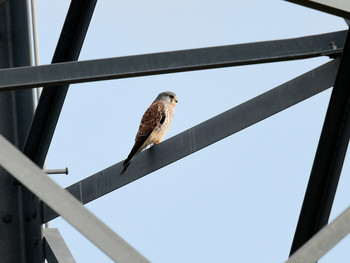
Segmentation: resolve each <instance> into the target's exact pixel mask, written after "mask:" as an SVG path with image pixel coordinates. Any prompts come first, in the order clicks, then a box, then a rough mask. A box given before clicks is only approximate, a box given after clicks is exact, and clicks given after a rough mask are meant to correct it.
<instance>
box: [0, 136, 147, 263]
mask: <svg viewBox="0 0 350 263" xmlns="http://www.w3.org/2000/svg"><path fill="white" fill-rule="evenodd" d="M0 166H2V168H4V169H5V170H6V171H7V172H9V173H10V174H11V175H12V176H14V177H15V178H16V179H17V180H18V181H19V182H20V183H22V184H23V185H24V186H25V187H27V188H28V189H29V190H30V191H31V192H32V193H33V194H35V195H36V196H38V197H39V198H40V199H41V200H42V201H43V202H45V203H46V204H47V205H48V206H50V207H51V208H52V209H53V210H54V211H56V213H58V214H60V215H61V216H62V217H63V218H64V219H65V220H66V221H67V222H68V223H70V224H71V225H72V226H73V227H75V228H76V229H77V230H78V231H79V232H80V233H81V234H83V235H84V236H85V237H86V238H87V239H89V240H90V241H91V242H92V243H94V244H95V245H96V246H97V247H98V248H100V249H101V250H102V251H103V252H105V253H106V255H108V256H109V257H110V258H111V259H112V260H114V261H115V262H123V263H124V262H125V263H128V262H129V263H145V262H148V261H147V260H146V259H145V258H144V257H143V256H142V255H141V254H139V253H138V252H137V251H136V250H135V249H134V248H133V247H131V246H130V245H129V244H128V243H126V242H125V241H124V240H123V239H122V238H121V237H119V236H118V235H117V234H116V233H114V232H113V230H112V229H110V228H109V227H108V226H107V225H105V224H104V223H103V222H102V221H101V220H99V219H98V218H97V217H96V216H95V215H94V214H92V213H91V212H89V210H87V209H86V208H85V207H84V206H83V205H82V204H81V203H80V202H79V201H78V200H77V199H76V198H74V197H73V196H72V195H71V194H70V193H69V192H67V191H66V190H65V189H62V188H61V187H60V186H59V185H58V184H56V182H54V181H53V180H52V179H51V178H49V177H48V176H47V175H46V174H45V173H44V172H43V171H42V170H41V169H40V167H38V166H37V165H35V164H34V163H33V162H32V161H31V160H30V159H29V158H28V157H26V156H25V155H24V154H23V153H22V152H21V151H19V150H18V149H17V148H16V147H15V146H13V145H12V144H11V143H10V142H9V141H7V140H6V139H5V138H4V137H3V136H0ZM37 262H38V261H37Z"/></svg>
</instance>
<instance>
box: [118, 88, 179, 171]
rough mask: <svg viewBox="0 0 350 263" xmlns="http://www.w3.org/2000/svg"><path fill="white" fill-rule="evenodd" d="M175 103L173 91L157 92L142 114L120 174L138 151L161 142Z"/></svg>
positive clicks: (168, 125)
mask: <svg viewBox="0 0 350 263" xmlns="http://www.w3.org/2000/svg"><path fill="white" fill-rule="evenodd" d="M177 103H178V98H177V96H176V94H175V93H174V92H171V91H165V92H162V93H159V95H158V96H157V97H156V99H155V100H154V101H153V103H152V104H151V106H149V107H148V109H147V110H146V112H145V113H144V114H143V116H142V119H141V122H140V126H139V130H138V132H137V133H136V138H135V144H134V146H133V147H132V149H131V151H130V153H129V155H128V157H127V158H126V159H125V161H124V162H123V170H122V171H121V173H120V175H123V174H124V173H125V171H126V169H128V167H129V165H130V163H131V161H132V160H133V159H134V158H135V156H136V155H137V154H138V153H139V152H141V151H142V150H143V149H145V148H146V147H147V146H148V145H150V144H152V145H153V146H155V145H157V144H158V143H160V142H161V140H162V139H163V137H164V136H165V134H166V133H167V131H168V130H169V128H170V125H171V122H172V120H173V117H174V109H175V106H176V104H177Z"/></svg>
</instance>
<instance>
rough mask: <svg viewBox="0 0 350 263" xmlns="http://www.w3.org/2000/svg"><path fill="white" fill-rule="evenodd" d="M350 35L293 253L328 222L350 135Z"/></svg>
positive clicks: (318, 150)
mask: <svg viewBox="0 0 350 263" xmlns="http://www.w3.org/2000/svg"><path fill="white" fill-rule="evenodd" d="M349 69H350V34H348V37H347V40H346V44H345V48H344V51H343V54H342V56H341V60H340V65H339V70H338V73H337V77H336V80H335V84H334V88H333V91H332V95H331V98H330V101H329V106H328V109H327V113H326V117H325V121H324V124H323V128H322V133H321V136H320V140H319V144H318V147H317V152H316V155H315V159H314V163H313V166H312V170H311V174H310V179H309V183H308V186H307V189H306V193H305V198H304V202H303V206H302V209H301V212H300V216H299V221H298V225H297V228H296V232H295V236H294V240H293V244H292V248H291V254H293V253H294V252H295V251H296V250H297V249H298V248H299V247H301V246H302V245H303V244H304V243H306V241H307V240H309V239H310V238H311V237H312V236H313V235H314V234H316V233H317V232H318V231H319V230H320V229H321V228H322V227H323V226H325V225H326V224H327V222H328V219H329V215H330V212H331V209H332V204H333V200H334V196H335V193H336V190H337V186H338V181H339V177H340V173H341V170H342V166H343V162H344V158H345V154H346V150H347V147H348V143H349V138H350V89H349V87H350V74H349Z"/></svg>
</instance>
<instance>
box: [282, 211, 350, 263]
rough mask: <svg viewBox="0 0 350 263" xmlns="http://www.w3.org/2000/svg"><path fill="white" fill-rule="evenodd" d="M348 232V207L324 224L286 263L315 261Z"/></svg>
mask: <svg viewBox="0 0 350 263" xmlns="http://www.w3.org/2000/svg"><path fill="white" fill-rule="evenodd" d="M349 233H350V207H348V208H347V209H346V210H345V211H344V212H343V213H341V214H340V215H339V216H338V217H337V218H336V219H334V220H333V222H332V223H330V224H329V225H327V226H325V227H324V228H323V229H322V230H320V232H318V233H317V234H316V235H315V236H314V237H313V238H311V239H310V240H309V241H308V242H307V243H306V244H305V245H304V246H302V247H301V248H300V249H298V250H297V251H296V252H295V253H294V254H293V255H292V256H291V257H290V258H289V259H288V260H287V261H286V263H315V262H316V261H317V260H319V259H320V258H321V257H323V256H324V255H325V254H326V253H327V252H328V251H329V250H331V249H332V248H333V247H334V246H335V245H336V244H338V243H339V242H340V241H341V240H342V239H343V238H344V237H345V236H347V235H348V234H349Z"/></svg>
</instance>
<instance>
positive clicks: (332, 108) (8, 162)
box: [0, 0, 350, 263]
mask: <svg viewBox="0 0 350 263" xmlns="http://www.w3.org/2000/svg"><path fill="white" fill-rule="evenodd" d="M290 2H295V3H297V4H301V5H305V6H308V7H311V8H315V9H318V10H321V11H324V12H328V13H331V14H334V15H337V16H341V17H343V18H345V19H350V4H348V3H347V2H345V1H340V0H337V1H327V0H323V1H321V0H313V1H311V0H307V1H299V0H293V1H292V0H291V1H290ZM95 5H96V0H86V1H84V0H73V1H72V2H71V4H70V7H69V10H68V13H67V16H66V20H65V23H64V26H63V29H62V31H61V35H60V39H59V41H58V43H57V47H56V50H55V53H54V56H53V59H52V64H50V65H43V66H30V65H31V58H30V44H29V33H28V30H27V28H28V26H27V25H28V16H27V13H28V12H27V1H26V0H13V1H5V2H1V3H0V21H1V23H0V33H1V36H2V37H1V39H0V40H1V41H0V50H1V51H3V52H0V56H1V60H0V63H1V64H0V65H1V70H0V91H1V93H0V102H1V103H0V107H1V111H0V112H1V114H0V118H1V122H0V131H1V134H2V136H0V165H1V166H2V167H3V168H4V170H1V180H0V189H1V191H0V195H1V199H2V200H4V201H5V202H1V203H0V215H1V217H2V222H1V224H0V231H1V233H2V238H1V241H0V242H1V245H0V251H1V253H0V254H1V255H4V256H3V259H2V260H4V262H19V263H21V262H43V261H44V259H45V258H46V260H47V261H48V262H75V261H74V259H73V258H72V256H71V254H70V252H69V249H68V247H67V246H66V245H65V243H64V241H63V239H62V237H61V236H60V233H59V232H58V230H57V229H44V230H43V229H42V227H41V225H42V224H44V223H46V222H48V221H50V220H52V219H54V218H56V217H58V216H62V217H63V218H64V219H66V220H67V221H68V222H69V223H70V224H71V225H72V226H73V227H75V228H76V229H77V230H78V231H80V232H81V233H82V234H83V235H84V236H86V237H87V238H88V239H89V240H90V241H91V242H93V243H94V244H95V245H96V246H97V247H99V248H100V249H101V250H102V251H104V252H105V253H106V254H107V255H108V256H109V257H110V258H111V259H112V260H114V261H116V262H148V260H147V259H146V258H144V257H143V256H142V255H141V254H140V253H139V252H137V251H136V250H135V249H134V248H133V247H132V246H131V245H130V244H128V243H127V242H125V241H124V240H123V239H122V238H121V237H119V236H118V235H117V234H116V233H114V232H113V231H112V230H111V229H110V228H109V227H108V226H106V225H105V224H104V223H103V222H102V221H100V220H99V219H98V218H97V217H96V216H94V215H93V214H91V213H90V212H89V211H88V210H87V209H86V208H85V207H84V204H87V203H89V202H91V201H93V200H95V199H97V198H99V197H101V196H103V195H105V194H107V193H109V192H111V191H114V190H116V189H118V188H120V187H122V186H124V185H126V184H129V183H131V182H133V181H135V180H137V179H139V178H141V177H143V176H146V175H147V174H149V173H151V172H153V171H155V170H157V169H159V168H162V167H164V166H166V165H168V164H170V163H173V162H175V161H177V160H179V159H181V158H183V157H185V156H187V155H190V154H192V153H194V152H197V151H199V150H201V149H203V148H205V147H207V146H209V145H211V144H213V143H215V142H217V141H219V140H221V139H223V138H225V137H227V136H231V135H233V134H235V133H236V132H238V131H240V130H242V129H245V128H247V127H249V126H251V125H254V124H255V123H257V122H259V121H261V120H263V119H266V118H268V117H270V116H272V115H273V114H275V113H278V112H280V111H283V110H284V109H287V108H289V107H291V106H293V105H295V104H296V103H298V102H300V101H303V100H305V99H307V98H310V97H312V96H314V95H316V94H318V93H319V92H321V91H323V90H325V89H328V88H330V87H333V90H332V95H331V99H330V101H329V106H328V110H327V114H326V118H325V121H324V125H323V129H322V133H321V137H320V140H319V144H318V147H317V152H316V155H315V159H314V163H313V167H312V171H311V174H310V179H309V183H308V186H307V191H306V194H305V198H304V202H303V206H302V209H301V213H300V217H299V221H298V225H297V229H296V232H295V236H294V240H293V244H292V247H291V252H290V258H289V259H288V261H287V262H316V261H317V260H319V259H320V258H321V257H322V256H323V255H324V254H325V253H326V252H327V251H329V250H330V249H331V248H332V247H333V246H335V245H336V244H337V243H338V242H339V241H340V240H341V239H342V238H343V237H345V236H346V235H348V234H349V233H350V223H349V222H350V208H348V209H347V210H345V211H344V212H343V213H342V214H341V215H340V216H338V217H337V218H336V219H335V220H334V221H332V222H331V223H329V224H328V220H329V215H330V213H331V208H332V204H333V200H334V196H335V193H336V190H337V185H338V181H339V177H340V174H341V169H342V165H343V162H344V158H345V154H346V151H347V147H348V142H349V138H350V116H349V114H350V112H349V111H350V90H349V89H348V87H349V85H350V75H349V74H348V69H349V68H350V35H348V31H347V30H346V31H340V32H332V33H327V34H322V35H315V36H308V37H301V38H295V39H287V40H275V41H266V42H256V43H249V44H239V45H228V46H218V47H209V48H199V49H191V50H181V51H172V52H162V53H153V54H145V55H135V56H128V57H119V58H107V59H97V60H90V61H77V60H78V57H79V54H80V50H81V48H82V45H83V42H84V38H85V35H86V32H87V30H88V27H89V24H90V20H91V17H92V15H93V12H94V8H95ZM24 25H25V26H24ZM252 50H254V51H255V52H251V51H252ZM318 56H328V57H330V58H332V61H331V62H328V63H326V64H324V65H322V66H320V67H317V68H315V69H313V70H311V71H309V72H306V73H304V74H302V75H300V76H299V77H297V78H295V79H292V80H290V81H288V82H286V83H284V84H282V85H280V86H278V87H276V88H274V89H271V90H269V91H268V92H266V93H263V94H261V95H259V96H257V97H255V98H253V99H251V100H249V101H247V102H244V103H242V104H241V105H238V106H236V107H234V108H232V109H230V110H228V111H226V112H224V113H222V114H219V115H218V116H216V117H214V118H212V119H209V120H207V121H205V122H203V123H201V124H199V125H197V126H194V127H192V128H190V129H188V130H186V131H184V132H182V133H180V134H178V135H176V136H174V137H172V138H170V139H168V140H166V141H165V142H163V143H162V144H160V145H159V146H158V147H157V148H156V149H154V150H153V151H152V157H151V156H150V154H149V151H144V152H142V153H140V155H139V156H138V158H137V159H136V160H135V161H134V163H133V164H132V171H130V170H129V171H128V172H127V173H126V176H122V177H120V176H115V175H116V174H119V172H120V171H121V169H122V162H119V163H117V164H115V165H113V166H111V167H108V168H106V169H104V170H102V171H100V172H97V173H96V174H94V175H92V176H90V177H87V178H85V179H84V180H82V181H80V182H77V183H75V184H73V185H71V186H69V187H67V188H66V189H62V188H61V187H60V186H58V185H57V184H56V183H55V182H54V181H53V180H51V179H50V178H48V177H47V175H46V174H45V173H44V172H43V171H42V168H43V165H44V161H45V159H46V155H47V152H48V150H49V147H50V143H51V140H52V136H53V134H54V132H55V127H56V124H57V121H58V119H59V116H60V112H61V109H62V107H63V102H64V100H65V97H66V94H67V91H68V88H69V85H70V84H72V83H81V82H90V81H99V80H110V79H120V78H132V77H138V76H150V75H157V74H164V73H175V72H186V71H193V70H202V69H213V68H223V67H233V66H239V65H253V64H258V63H267V62H278V61H291V60H296V59H302V58H312V57H318ZM155 62H157V63H155ZM67 76H69V77H67ZM41 86H43V87H44V88H43V92H42V95H41V97H40V100H39V103H38V106H37V109H36V111H35V114H34V113H33V110H32V109H33V105H32V101H33V98H32V93H31V90H30V89H31V88H36V87H41ZM10 102H11V103H10ZM262 105H263V107H262ZM232 120H234V122H233V121H232ZM151 160H152V161H151ZM5 170H6V171H5ZM57 200H59V202H57ZM42 235H43V236H44V238H42ZM18 250H19V251H20V253H18ZM286 258H287V256H286Z"/></svg>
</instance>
